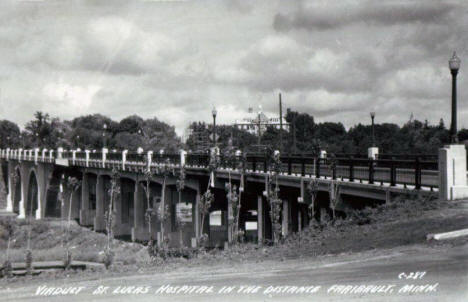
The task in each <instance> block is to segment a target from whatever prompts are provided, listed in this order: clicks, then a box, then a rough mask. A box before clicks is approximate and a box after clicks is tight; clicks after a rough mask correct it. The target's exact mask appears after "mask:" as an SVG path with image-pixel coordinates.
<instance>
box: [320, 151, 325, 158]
mask: <svg viewBox="0 0 468 302" xmlns="http://www.w3.org/2000/svg"><path fill="white" fill-rule="evenodd" d="M319 157H320V158H327V151H325V150H320V156H319Z"/></svg>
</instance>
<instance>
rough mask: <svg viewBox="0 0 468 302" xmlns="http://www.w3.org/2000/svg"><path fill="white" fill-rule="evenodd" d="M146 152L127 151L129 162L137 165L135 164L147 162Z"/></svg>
mask: <svg viewBox="0 0 468 302" xmlns="http://www.w3.org/2000/svg"><path fill="white" fill-rule="evenodd" d="M146 156H147V155H146V153H138V152H128V153H127V164H129V165H135V164H140V165H141V164H144V163H145V162H146Z"/></svg>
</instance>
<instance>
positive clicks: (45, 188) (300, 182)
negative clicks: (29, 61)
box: [0, 148, 466, 247]
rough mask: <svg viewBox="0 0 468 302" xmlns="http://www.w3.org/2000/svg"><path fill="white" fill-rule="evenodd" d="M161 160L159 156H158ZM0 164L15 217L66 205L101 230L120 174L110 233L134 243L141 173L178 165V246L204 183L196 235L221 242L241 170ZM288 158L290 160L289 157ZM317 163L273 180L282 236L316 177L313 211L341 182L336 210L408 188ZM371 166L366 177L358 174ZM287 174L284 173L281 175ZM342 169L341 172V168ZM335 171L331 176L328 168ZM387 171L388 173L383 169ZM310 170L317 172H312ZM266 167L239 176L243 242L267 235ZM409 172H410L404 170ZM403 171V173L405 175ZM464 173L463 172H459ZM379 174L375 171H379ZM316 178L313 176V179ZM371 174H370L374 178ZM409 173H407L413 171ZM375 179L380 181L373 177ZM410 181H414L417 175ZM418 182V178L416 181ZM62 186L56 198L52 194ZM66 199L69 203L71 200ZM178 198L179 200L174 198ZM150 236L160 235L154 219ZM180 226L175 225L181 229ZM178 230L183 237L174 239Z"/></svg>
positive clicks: (119, 156)
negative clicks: (181, 214)
mask: <svg viewBox="0 0 468 302" xmlns="http://www.w3.org/2000/svg"><path fill="white" fill-rule="evenodd" d="M162 159H165V160H164V161H163V160H162ZM0 161H1V167H2V172H3V177H4V181H5V183H6V184H7V186H6V187H7V188H6V189H7V205H6V211H8V212H13V213H16V214H17V218H18V219H23V218H25V217H28V216H29V217H32V218H35V219H42V218H47V217H57V218H62V217H63V218H64V217H67V215H68V211H69V210H70V206H71V216H72V218H73V219H75V220H77V221H78V222H79V224H80V225H82V226H87V227H91V228H93V229H94V230H95V231H105V215H104V214H105V211H106V209H107V208H108V204H109V200H110V197H109V194H108V191H109V188H110V182H111V174H112V170H113V169H114V170H115V169H116V170H118V173H119V178H118V186H119V187H120V194H119V195H118V198H117V200H116V203H115V213H116V217H115V218H116V223H115V226H114V229H113V234H114V236H116V237H118V238H125V239H129V240H133V241H147V240H148V239H149V236H150V235H149V231H148V225H147V222H146V219H145V211H146V208H147V201H146V194H145V191H144V186H145V185H146V182H145V172H146V171H147V170H148V169H155V168H157V167H158V166H160V165H163V164H167V163H168V162H169V161H170V165H172V166H173V167H175V168H178V167H179V166H180V165H181V164H183V165H184V166H185V173H186V179H185V187H184V189H183V190H182V192H181V194H182V195H181V198H179V192H178V191H177V188H176V182H177V178H176V177H169V178H168V179H167V182H166V192H165V194H164V195H165V203H166V204H167V205H168V206H169V212H170V215H169V217H170V218H169V219H167V220H166V222H165V226H164V228H165V230H166V234H167V233H169V234H168V235H169V237H170V245H171V246H173V247H177V246H179V245H180V243H181V242H182V244H184V245H185V246H192V245H193V244H194V243H193V242H194V240H193V239H194V238H195V237H197V235H199V234H201V232H202V230H201V229H200V228H201V215H200V212H199V207H198V203H199V201H200V198H201V195H202V194H203V193H204V192H205V191H206V189H207V188H208V187H211V188H210V189H211V191H212V192H213V194H214V202H213V203H212V205H211V208H210V214H209V215H207V216H206V217H205V219H206V220H205V222H204V230H203V233H206V234H208V235H209V244H210V245H211V246H222V245H224V243H225V242H226V241H227V240H228V222H227V221H228V208H229V206H228V199H227V196H226V191H225V184H226V183H227V182H228V181H229V180H231V181H232V183H234V184H237V186H239V185H240V181H241V173H240V171H238V170H236V169H233V168H230V167H220V168H218V169H217V170H216V172H215V178H214V181H213V183H211V184H209V172H208V170H207V168H206V162H205V163H204V162H203V160H202V159H201V158H200V157H198V158H197V157H195V155H190V154H188V155H187V154H186V153H185V152H181V154H177V155H163V154H156V155H153V154H152V152H148V153H140V154H137V153H128V152H127V151H123V152H108V150H107V149H103V150H102V151H99V152H91V151H88V150H86V151H80V150H71V151H64V150H62V149H61V148H59V149H58V150H40V149H34V150H22V149H17V150H11V149H5V150H0ZM288 161H289V162H288ZM318 165H319V161H317V162H316V161H313V162H305V161H302V164H301V163H299V162H294V161H293V160H291V159H288V160H286V161H285V163H284V170H285V172H283V173H281V174H280V175H279V177H278V181H279V186H280V198H281V199H282V201H283V204H282V214H281V224H282V233H283V235H287V234H288V233H290V232H296V231H298V230H299V229H301V228H303V227H304V226H306V225H307V224H308V221H309V219H310V218H309V215H308V206H309V204H310V202H311V197H310V194H309V192H308V190H307V185H308V184H309V183H310V182H311V181H313V180H314V181H315V183H316V184H317V186H318V191H319V192H318V195H317V199H316V206H317V207H318V208H320V211H318V213H319V215H320V213H322V215H323V214H324V213H325V212H327V211H329V202H330V193H331V189H330V188H331V187H333V186H336V185H338V186H339V187H340V190H339V192H340V195H339V207H338V209H339V210H342V211H346V209H347V208H351V207H353V206H356V204H359V203H361V204H362V203H363V201H364V202H369V203H371V202H376V201H377V202H380V203H384V202H389V201H390V200H391V199H392V198H393V197H394V196H396V195H399V194H408V193H411V192H414V191H415V186H414V185H411V184H408V185H407V184H406V183H405V182H403V184H399V183H397V184H392V183H391V181H390V182H389V181H387V180H386V179H385V177H384V176H385V175H387V174H388V173H390V174H388V175H392V173H393V174H397V176H398V175H400V176H398V177H396V179H403V178H404V177H403V176H404V175H407V174H408V173H405V168H401V169H399V168H397V169H395V171H393V172H392V170H391V169H393V168H388V169H390V170H388V171H387V168H385V167H384V166H383V165H381V166H382V167H381V168H380V167H378V166H377V167H376V168H373V165H370V166H368V167H367V166H365V165H364V166H353V167H352V168H351V170H350V169H349V167H348V166H346V167H345V166H342V165H338V166H337V168H336V169H337V171H338V172H336V171H335V170H334V171H331V168H329V167H326V166H324V165H322V166H321V167H317V166H318ZM369 169H372V180H371V179H370V178H369V177H367V176H366V177H367V179H364V178H365V177H361V178H360V177H359V175H361V174H362V175H365V174H366V173H368V171H370V170H369ZM286 171H287V172H286ZM340 171H341V172H340ZM335 172H336V173H337V174H338V175H334V173H335ZM387 172H388V173H387ZM317 173H319V174H318V175H317ZM420 173H421V174H422V177H423V178H424V179H426V180H427V181H426V183H433V182H435V184H434V185H430V186H424V185H423V186H422V187H421V188H418V190H417V191H418V192H420V193H421V194H437V193H436V192H437V191H438V189H437V187H438V179H439V178H438V171H429V170H424V169H422V170H421V172H420ZM268 174H269V171H268V170H267V168H266V164H265V165H264V166H262V165H260V164H256V163H255V162H254V163H252V161H251V160H250V161H249V166H248V168H247V170H246V172H245V173H244V174H243V175H244V181H243V186H244V190H243V193H242V195H241V196H242V198H241V213H240V221H239V224H240V228H241V229H242V230H244V231H245V239H246V240H248V241H252V242H263V241H264V240H268V239H271V238H272V227H271V220H270V217H269V204H268V202H267V200H266V198H265V190H266V180H267V175H268ZM410 174H411V173H410ZM410 174H408V175H410ZM465 174H466V171H465ZM379 175H381V176H379ZM64 176H65V177H67V176H75V177H76V178H78V179H79V180H81V187H80V188H79V189H78V190H76V191H74V192H70V191H69V189H68V188H67V187H66V186H64V185H61V179H62V180H63V177H64ZM317 176H318V177H317ZM374 178H375V179H374ZM412 178H414V177H413V176H412ZM379 179H380V180H379ZM416 180H417V178H416ZM162 182H163V178H162V176H158V175H153V176H152V178H151V182H150V202H151V204H154V203H157V202H160V199H161V196H162V192H161V191H162V187H163V186H162ZM423 183H424V181H423ZM60 191H62V196H63V198H62V199H60V198H58V196H59V192H60ZM70 201H71V203H70ZM179 201H181V202H179ZM181 209H182V210H184V211H185V213H186V214H187V215H186V216H187V217H188V220H187V221H186V223H184V224H183V226H182V227H181V226H180V225H178V224H177V223H176V221H175V217H176V213H177V211H180V210H181ZM153 218H154V219H155V220H154V222H155V223H152V226H153V232H152V234H154V235H153V236H154V237H155V238H154V239H155V240H158V238H159V231H160V223H157V218H156V217H153ZM180 228H182V229H180ZM181 233H182V237H183V240H180V236H181V235H180V234H181Z"/></svg>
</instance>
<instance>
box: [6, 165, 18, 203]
mask: <svg viewBox="0 0 468 302" xmlns="http://www.w3.org/2000/svg"><path fill="white" fill-rule="evenodd" d="M7 173H8V176H7V180H8V183H7V186H8V195H7V206H6V211H7V212H13V210H14V207H13V203H14V194H15V191H16V184H13V182H14V180H13V177H15V176H14V175H16V170H15V169H14V167H13V165H12V161H8V162H7Z"/></svg>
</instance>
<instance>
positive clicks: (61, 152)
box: [57, 147, 63, 158]
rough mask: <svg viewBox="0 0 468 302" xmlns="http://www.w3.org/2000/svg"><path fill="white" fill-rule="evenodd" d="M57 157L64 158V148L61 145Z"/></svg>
mask: <svg viewBox="0 0 468 302" xmlns="http://www.w3.org/2000/svg"><path fill="white" fill-rule="evenodd" d="M57 158H63V148H62V147H59V148H58V149H57Z"/></svg>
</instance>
